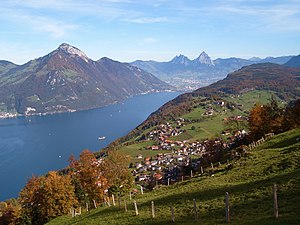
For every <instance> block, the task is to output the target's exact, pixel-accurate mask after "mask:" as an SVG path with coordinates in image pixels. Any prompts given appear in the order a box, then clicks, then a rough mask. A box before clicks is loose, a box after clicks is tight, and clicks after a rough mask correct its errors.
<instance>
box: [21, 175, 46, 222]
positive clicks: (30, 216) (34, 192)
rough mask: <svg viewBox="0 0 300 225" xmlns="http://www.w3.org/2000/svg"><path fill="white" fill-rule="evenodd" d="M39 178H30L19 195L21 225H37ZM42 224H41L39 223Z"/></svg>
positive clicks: (38, 220) (38, 219)
mask: <svg viewBox="0 0 300 225" xmlns="http://www.w3.org/2000/svg"><path fill="white" fill-rule="evenodd" d="M41 179H42V178H41V177H37V176H32V177H31V178H30V179H29V180H28V181H27V183H26V185H25V187H24V188H23V189H22V190H21V192H20V193H19V198H18V201H19V202H20V204H21V207H22V221H23V224H33V225H34V224H39V222H40V218H39V208H38V203H37V200H38V191H39V189H40V184H41ZM41 224H42V223H41Z"/></svg>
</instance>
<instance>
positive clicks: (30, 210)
mask: <svg viewBox="0 0 300 225" xmlns="http://www.w3.org/2000/svg"><path fill="white" fill-rule="evenodd" d="M19 202H20V203H21V206H22V211H23V216H22V218H23V223H24V224H33V225H41V224H45V223H46V222H48V221H49V220H50V219H52V218H55V217H57V216H61V215H64V214H67V213H68V212H69V210H70V209H71V208H72V207H74V206H76V205H77V204H78V202H77V199H76V196H75V193H74V187H73V185H72V183H71V178H70V176H68V175H64V176H61V175H59V174H58V173H57V172H54V171H51V172H49V173H48V174H47V175H46V176H44V177H32V178H31V179H30V180H29V181H28V183H27V184H26V186H25V187H24V188H23V190H22V191H21V192H20V197H19Z"/></svg>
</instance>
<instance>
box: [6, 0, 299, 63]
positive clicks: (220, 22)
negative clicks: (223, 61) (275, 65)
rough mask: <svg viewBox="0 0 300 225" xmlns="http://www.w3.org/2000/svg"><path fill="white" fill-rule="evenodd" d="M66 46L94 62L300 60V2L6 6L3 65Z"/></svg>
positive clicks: (84, 0) (18, 1)
mask: <svg viewBox="0 0 300 225" xmlns="http://www.w3.org/2000/svg"><path fill="white" fill-rule="evenodd" d="M63 42H66V43H69V44H71V45H73V46H76V47H78V48H79V49H81V50H82V51H84V52H85V53H86V54H87V55H88V56H89V57H90V58H92V59H93V60H98V59H100V58H101V57H103V56H107V57H109V58H112V59H115V60H119V61H123V62H125V61H127V62H129V61H133V60H136V59H143V60H150V59H152V60H157V61H169V60H171V59H172V58H173V57H174V56H175V55H178V54H184V55H186V56H188V57H189V58H191V59H194V58H196V57H197V56H198V55H199V54H200V53H201V52H202V51H206V53H208V55H210V56H211V57H212V58H213V59H215V58H218V57H222V58H224V57H229V56H235V57H242V58H249V57H252V56H259V57H266V56H281V55H298V54H300V0H1V5H0V59H6V60H9V61H12V62H15V63H18V64H23V63H25V62H27V61H29V60H31V59H34V58H37V57H40V56H43V55H45V54H47V53H49V52H51V51H53V50H54V49H56V48H57V47H58V46H59V45H60V44H61V43H63Z"/></svg>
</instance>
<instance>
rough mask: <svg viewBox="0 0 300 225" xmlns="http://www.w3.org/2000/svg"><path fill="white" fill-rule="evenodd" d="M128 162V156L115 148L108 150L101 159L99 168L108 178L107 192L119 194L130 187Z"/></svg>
mask: <svg viewBox="0 0 300 225" xmlns="http://www.w3.org/2000/svg"><path fill="white" fill-rule="evenodd" d="M129 163H130V156H128V155H126V154H124V153H123V152H120V151H117V150H112V151H109V152H108V156H107V157H105V158H104V159H103V162H102V163H101V168H102V170H103V174H104V176H105V177H106V178H107V180H108V185H109V189H108V190H109V193H111V194H114V195H118V196H121V195H124V194H125V193H128V191H129V190H130V189H131V188H132V186H133V176H132V174H131V172H130V171H129V169H128V165H129Z"/></svg>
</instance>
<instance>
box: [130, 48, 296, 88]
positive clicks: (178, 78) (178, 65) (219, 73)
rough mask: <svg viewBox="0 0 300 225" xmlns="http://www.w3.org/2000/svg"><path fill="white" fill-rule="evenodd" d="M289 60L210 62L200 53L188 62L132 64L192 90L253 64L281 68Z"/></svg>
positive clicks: (181, 57) (178, 59)
mask: <svg viewBox="0 0 300 225" xmlns="http://www.w3.org/2000/svg"><path fill="white" fill-rule="evenodd" d="M291 58H292V56H282V57H267V58H265V59H261V58H258V57H253V58H251V59H241V58H234V57H232V58H225V59H222V58H218V59H215V60H212V59H211V58H210V57H209V55H208V54H207V53H205V52H202V53H201V54H200V55H199V57H197V58H196V59H193V60H190V59H189V58H188V57H186V56H184V55H179V56H175V57H174V58H173V59H172V60H171V61H169V62H157V61H142V60H137V61H134V62H132V63H131V64H132V65H134V66H137V67H139V68H141V69H143V70H145V71H148V72H149V73H152V74H154V75H155V76H157V77H158V78H160V79H161V80H163V81H165V82H167V83H169V84H170V85H173V86H175V87H177V88H179V89H183V90H186V91H188V90H195V89H197V88H199V87H203V86H207V85H209V84H212V83H214V82H216V81H218V80H221V79H223V78H225V77H226V75H227V74H228V73H231V72H233V71H235V70H238V69H240V68H242V67H243V66H248V65H251V64H256V63H266V62H269V63H276V64H284V63H286V62H287V61H289V60H290V59H291Z"/></svg>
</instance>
